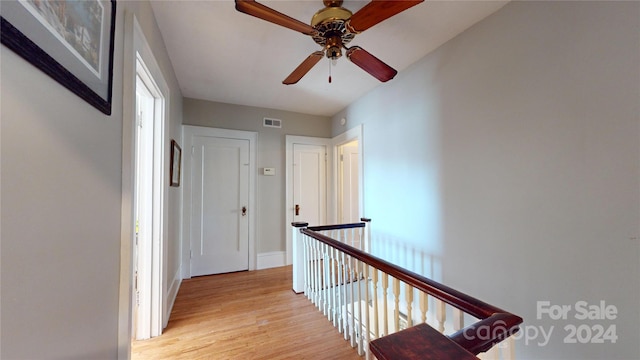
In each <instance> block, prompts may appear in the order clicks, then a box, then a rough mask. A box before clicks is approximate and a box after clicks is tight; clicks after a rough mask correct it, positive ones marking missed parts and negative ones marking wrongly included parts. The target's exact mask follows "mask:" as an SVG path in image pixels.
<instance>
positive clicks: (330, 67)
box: [329, 61, 331, 84]
mask: <svg viewBox="0 0 640 360" xmlns="http://www.w3.org/2000/svg"><path fill="white" fill-rule="evenodd" d="M329 84H331V61H329Z"/></svg>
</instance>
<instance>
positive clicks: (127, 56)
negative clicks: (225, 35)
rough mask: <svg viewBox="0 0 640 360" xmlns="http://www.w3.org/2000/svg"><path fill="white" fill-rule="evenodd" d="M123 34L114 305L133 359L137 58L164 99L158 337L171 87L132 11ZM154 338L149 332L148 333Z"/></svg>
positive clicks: (155, 276)
mask: <svg viewBox="0 0 640 360" xmlns="http://www.w3.org/2000/svg"><path fill="white" fill-rule="evenodd" d="M124 28H125V31H124V34H131V35H130V36H125V39H124V64H123V100H122V106H123V124H122V215H121V230H120V234H121V242H120V244H121V245H120V259H121V260H120V295H119V306H118V309H119V311H118V314H119V316H118V358H119V359H129V358H130V357H131V339H132V328H131V325H132V313H133V302H132V298H133V296H132V295H133V270H134V269H133V261H134V259H133V245H134V241H135V239H134V237H135V211H134V209H135V208H134V205H135V204H134V201H135V194H134V189H135V166H136V164H135V134H136V130H135V126H136V113H135V107H136V93H135V91H136V75H137V63H138V59H140V60H142V62H143V63H144V65H145V66H146V68H147V70H148V71H149V74H150V75H151V77H152V78H153V79H154V81H155V84H156V85H157V88H158V90H159V91H160V93H161V94H162V97H163V98H164V99H163V101H161V102H157V104H156V110H157V113H158V114H159V115H161V117H163V118H165V121H163V124H162V126H161V128H160V129H158V131H159V134H157V136H158V138H160V139H162V140H161V141H160V143H159V144H158V149H159V154H161V155H160V156H159V157H158V159H159V160H158V162H157V163H156V164H154V182H155V183H157V184H158V186H157V187H156V186H155V185H154V192H155V195H154V197H155V198H156V199H157V201H159V202H160V204H159V206H158V207H156V208H157V209H158V211H156V214H154V217H155V218H156V230H157V236H156V237H155V238H154V242H153V245H152V250H151V251H152V264H153V265H152V271H151V281H152V289H153V290H152V299H153V300H152V305H151V309H150V311H151V319H152V326H151V333H152V334H156V335H159V334H160V333H162V328H163V326H165V325H166V324H167V322H168V316H166V315H165V313H166V308H167V299H166V296H165V294H166V292H167V289H166V283H165V281H163V279H164V277H165V272H166V269H165V266H164V264H165V263H166V256H167V254H166V253H165V252H164V248H165V246H166V234H167V226H168V209H167V207H166V206H164V200H165V199H167V198H168V192H169V190H168V183H167V181H166V179H167V176H166V171H165V168H166V167H165V162H166V161H168V158H169V155H168V153H169V147H168V146H166V145H167V144H168V143H169V142H168V141H169V139H168V136H169V130H168V125H169V121H166V114H169V113H170V112H169V104H170V92H169V87H168V85H167V83H166V81H165V80H164V77H163V76H162V72H161V71H160V67H159V66H158V63H157V62H156V60H155V58H154V57H153V53H152V51H151V48H150V46H149V44H148V42H147V41H146V39H145V37H144V34H143V32H142V29H141V27H140V25H139V24H138V21H137V19H136V18H135V15H134V14H133V13H126V14H125V23H124ZM152 336H153V335H152Z"/></svg>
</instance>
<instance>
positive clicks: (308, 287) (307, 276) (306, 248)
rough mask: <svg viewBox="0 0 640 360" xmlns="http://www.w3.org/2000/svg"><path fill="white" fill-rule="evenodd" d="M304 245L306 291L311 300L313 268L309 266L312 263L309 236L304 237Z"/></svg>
mask: <svg viewBox="0 0 640 360" xmlns="http://www.w3.org/2000/svg"><path fill="white" fill-rule="evenodd" d="M303 245H304V293H305V295H306V296H307V298H308V299H309V300H311V269H310V268H309V264H310V256H309V255H310V254H309V253H310V251H311V250H310V246H309V237H308V236H306V235H305V236H304V237H303Z"/></svg>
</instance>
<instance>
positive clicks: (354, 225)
mask: <svg viewBox="0 0 640 360" xmlns="http://www.w3.org/2000/svg"><path fill="white" fill-rule="evenodd" d="M366 225H367V224H365V223H363V222H359V223H352V224H334V225H320V226H309V227H307V229H309V230H312V231H327V230H342V229H354V228H362V227H365V226H366Z"/></svg>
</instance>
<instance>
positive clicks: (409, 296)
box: [404, 283, 413, 328]
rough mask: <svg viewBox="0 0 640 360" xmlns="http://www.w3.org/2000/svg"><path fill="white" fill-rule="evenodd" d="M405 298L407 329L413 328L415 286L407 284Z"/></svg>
mask: <svg viewBox="0 0 640 360" xmlns="http://www.w3.org/2000/svg"><path fill="white" fill-rule="evenodd" d="M404 288H405V294H404V296H405V298H406V300H407V327H408V328H410V327H412V326H413V286H411V285H409V284H407V283H405V284H404Z"/></svg>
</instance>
